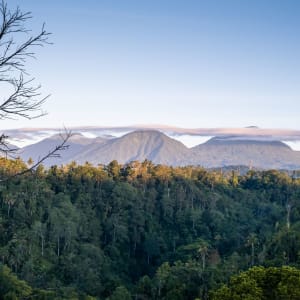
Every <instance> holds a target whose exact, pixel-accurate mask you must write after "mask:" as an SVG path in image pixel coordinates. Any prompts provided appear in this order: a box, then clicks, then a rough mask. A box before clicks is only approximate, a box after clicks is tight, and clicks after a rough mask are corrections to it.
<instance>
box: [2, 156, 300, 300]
mask: <svg viewBox="0 0 300 300" xmlns="http://www.w3.org/2000/svg"><path fill="white" fill-rule="evenodd" d="M28 168H30V162H29V164H28V163H24V162H23V161H21V160H19V159H16V160H9V159H6V158H1V159H0V177H1V181H0V299H103V300H117V299H124V300H127V299H136V300H139V299H140V300H144V299H170V300H171V299H172V300H173V299H175V300H176V299H178V300H179V299H191V300H194V299H201V300H208V299H210V300H221V299H224V300H227V299H300V256H299V254H300V203H299V201H298V199H299V198H300V179H299V178H298V176H297V175H298V174H297V173H296V172H294V173H291V174H289V173H286V172H284V171H277V170H268V171H258V170H248V171H247V172H246V173H245V172H243V174H241V172H239V169H238V168H236V169H234V170H231V171H230V169H226V170H222V169H220V170H210V171H209V170H205V169H203V168H201V167H195V166H188V167H168V166H164V165H154V164H153V163H151V162H150V161H147V160H145V161H143V162H137V161H134V162H131V163H129V164H126V165H120V164H119V163H118V162H117V161H112V162H111V163H109V164H108V165H98V166H97V167H94V166H92V165H91V164H89V163H86V164H84V165H77V164H76V163H71V164H69V165H65V166H53V167H51V168H49V169H46V168H44V167H43V166H42V165H40V166H38V167H37V168H36V169H35V170H31V171H30V172H27V170H28ZM20 173H23V175H18V174H20Z"/></svg>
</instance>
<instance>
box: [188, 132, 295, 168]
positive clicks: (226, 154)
mask: <svg viewBox="0 0 300 300" xmlns="http://www.w3.org/2000/svg"><path fill="white" fill-rule="evenodd" d="M190 163H191V164H196V165H201V166H204V167H221V166H228V165H246V166H253V167H258V168H263V169H297V168H300V153H299V152H298V151H293V150H292V149H291V148H290V147H289V146H287V145H286V144H284V143H282V142H280V141H263V140H248V139H246V138H245V137H240V138H231V137H228V138H226V137H224V138H212V139H211V140H209V141H208V142H206V143H204V144H201V145H198V146H196V147H194V148H192V149H191V158H190Z"/></svg>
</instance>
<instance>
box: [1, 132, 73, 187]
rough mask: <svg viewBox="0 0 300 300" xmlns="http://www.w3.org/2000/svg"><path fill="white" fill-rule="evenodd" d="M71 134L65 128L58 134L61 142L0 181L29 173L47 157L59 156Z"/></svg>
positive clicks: (65, 147)
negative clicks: (27, 165)
mask: <svg viewBox="0 0 300 300" xmlns="http://www.w3.org/2000/svg"><path fill="white" fill-rule="evenodd" d="M71 136H72V132H71V131H69V130H67V129H65V131H64V133H62V134H60V137H61V142H60V143H59V144H58V145H56V146H55V147H54V148H53V149H51V150H49V152H48V153H47V154H46V155H44V156H43V157H41V158H39V159H38V160H37V161H36V162H35V163H34V164H33V165H32V166H30V167H29V168H27V169H25V170H23V171H21V172H17V173H16V174H13V175H11V176H8V177H6V178H4V179H0V182H2V183H3V182H6V181H8V180H10V179H12V178H15V177H18V176H22V175H24V174H26V173H31V172H33V171H34V170H35V169H36V168H37V167H38V166H39V165H41V164H42V163H43V162H44V161H45V160H47V159H49V158H60V157H61V151H64V150H67V149H68V148H69V145H68V144H67V143H68V140H69V139H70V137H71Z"/></svg>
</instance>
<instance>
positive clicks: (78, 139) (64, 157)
mask: <svg viewBox="0 0 300 300" xmlns="http://www.w3.org/2000/svg"><path fill="white" fill-rule="evenodd" d="M61 141H62V136H61V135H59V134H55V135H53V136H51V137H50V138H46V139H44V140H42V141H40V142H38V143H35V144H32V145H29V146H26V147H24V148H22V149H20V150H19V153H18V154H19V156H20V157H21V158H22V159H23V160H24V161H25V162H26V161H28V159H29V158H32V159H33V161H34V162H37V161H38V160H39V159H40V158H41V157H43V156H45V155H47V154H48V153H49V151H51V150H53V149H54V148H55V147H56V146H57V145H59V144H60V143H61ZM104 141H105V139H101V138H96V139H91V138H87V137H84V136H83V135H82V134H78V133H75V134H72V136H71V137H70V139H69V140H68V143H67V144H68V146H69V147H68V149H66V150H64V151H61V152H60V153H59V154H60V157H58V158H49V159H47V160H46V161H45V162H44V165H45V166H51V165H54V164H56V165H60V164H64V163H65V162H66V161H68V160H69V159H71V158H72V157H74V156H75V155H76V154H78V153H80V152H81V150H82V149H83V148H84V147H85V146H87V145H89V144H91V143H94V144H101V143H103V142H104Z"/></svg>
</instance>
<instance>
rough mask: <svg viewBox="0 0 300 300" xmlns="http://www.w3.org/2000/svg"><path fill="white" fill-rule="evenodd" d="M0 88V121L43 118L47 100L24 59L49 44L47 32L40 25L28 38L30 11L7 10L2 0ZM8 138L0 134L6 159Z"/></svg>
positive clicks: (53, 153)
mask: <svg viewBox="0 0 300 300" xmlns="http://www.w3.org/2000/svg"><path fill="white" fill-rule="evenodd" d="M0 18H1V19H0V87H1V91H4V94H1V98H0V119H2V120H4V119H14V118H18V117H22V118H26V119H32V118H37V117H40V116H43V115H44V114H45V112H43V111H42V105H43V104H44V102H45V100H46V99H47V98H48V97H49V95H47V96H42V94H41V92H40V88H41V86H40V85H35V84H34V78H33V77H31V76H30V75H29V74H28V72H27V69H26V63H27V60H28V59H30V58H35V52H34V49H35V48H36V47H43V46H44V45H46V44H49V35H50V33H49V32H47V31H46V30H45V26H44V25H43V26H42V28H41V30H40V31H39V33H37V34H33V35H31V30H29V29H28V28H27V27H26V22H27V21H28V20H29V19H31V18H32V15H31V13H30V12H25V13H24V12H22V11H21V10H20V8H19V7H17V8H16V9H15V10H12V11H11V10H10V9H9V8H8V7H7V4H6V2H5V1H4V0H2V1H1V2H0ZM70 135H71V134H70V133H69V132H66V135H65V136H64V137H63V138H62V142H61V144H60V145H58V146H56V147H55V148H54V149H53V150H50V151H49V153H48V154H47V155H46V156H45V157H42V158H41V159H40V160H39V161H38V162H36V163H35V164H34V165H32V166H31V167H30V169H34V168H35V167H36V166H37V165H39V164H40V163H41V162H43V161H44V160H45V159H46V158H49V157H53V156H54V157H56V156H57V155H58V151H60V150H64V149H65V148H66V142H67V140H68V138H69V137H70ZM7 138H8V136H7V135H5V134H4V133H2V134H1V135H0V152H2V153H3V154H4V155H5V156H7V155H9V154H11V153H12V152H14V151H15V149H13V148H11V147H10V146H9V145H8V142H7Z"/></svg>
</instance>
